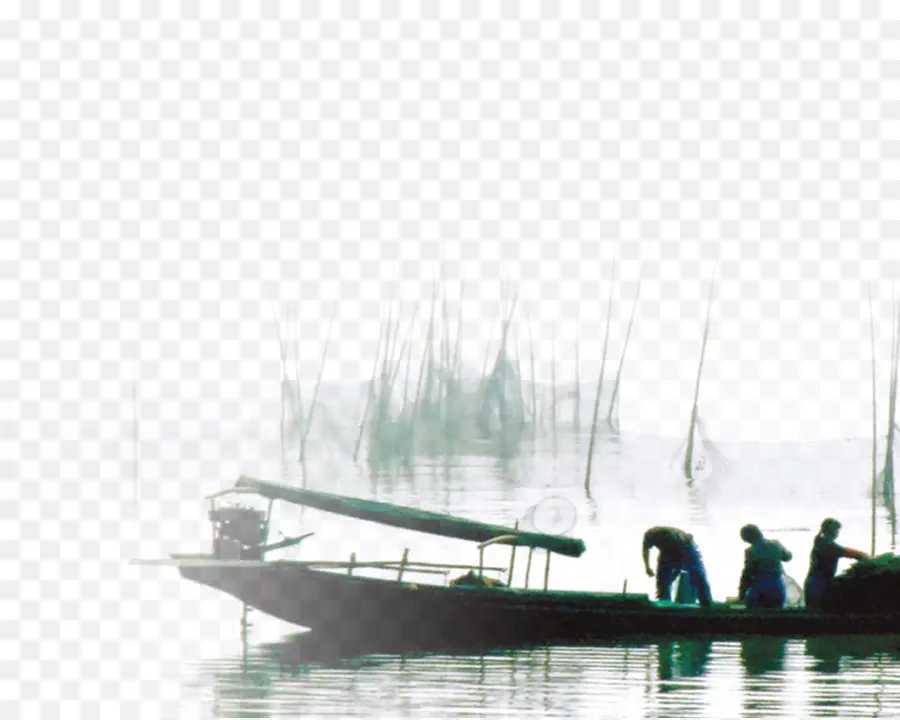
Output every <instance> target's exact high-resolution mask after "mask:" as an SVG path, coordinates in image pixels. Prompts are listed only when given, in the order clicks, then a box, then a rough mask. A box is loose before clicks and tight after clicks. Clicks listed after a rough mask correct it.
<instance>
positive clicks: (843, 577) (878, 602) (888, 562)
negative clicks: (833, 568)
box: [823, 553, 900, 613]
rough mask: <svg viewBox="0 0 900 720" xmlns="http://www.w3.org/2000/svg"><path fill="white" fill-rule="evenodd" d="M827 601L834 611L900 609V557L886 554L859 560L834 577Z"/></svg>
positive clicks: (826, 607) (890, 610)
mask: <svg viewBox="0 0 900 720" xmlns="http://www.w3.org/2000/svg"><path fill="white" fill-rule="evenodd" d="M823 601H824V606H825V607H824V609H825V610H827V611H830V612H853V613H857V612H873V613H885V612H890V613H896V612H898V610H900V556H898V555H892V554H891V553H886V554H884V555H878V556H876V557H874V558H872V559H870V560H859V561H857V562H856V563H854V564H853V565H852V566H851V567H850V568H849V569H847V570H845V571H844V572H842V573H841V574H840V575H838V576H837V577H835V578H834V580H833V581H832V582H831V585H830V586H829V588H828V591H827V592H826V594H825V597H824V599H823Z"/></svg>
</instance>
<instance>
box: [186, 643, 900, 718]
mask: <svg viewBox="0 0 900 720" xmlns="http://www.w3.org/2000/svg"><path fill="white" fill-rule="evenodd" d="M348 652H349V649H345V652H340V651H339V650H338V649H336V648H329V647H324V646H322V645H321V644H319V643H317V642H315V641H311V637H309V636H307V635H298V636H294V637H291V638H289V639H287V640H285V641H283V642H278V643H268V644H266V645H260V646H256V647H251V648H249V649H248V652H247V655H246V656H245V657H243V658H240V657H238V658H235V659H234V660H232V661H226V660H220V661H217V662H211V663H203V664H200V665H198V666H197V667H196V668H195V673H196V675H197V677H196V681H197V682H196V685H197V686H198V687H200V688H206V689H208V690H209V691H211V696H210V697H209V704H208V707H209V708H210V711H211V715H210V717H215V718H226V717H228V718H287V717H346V718H351V717H358V718H361V717H373V716H378V717H398V718H399V717H408V718H418V717H447V716H452V715H467V716H470V717H488V716H495V715H496V714H497V713H498V712H500V713H501V715H503V716H504V717H513V716H514V717H549V718H572V717H610V718H613V717H617V718H618V717H621V718H631V717H634V718H644V717H646V718H656V717H659V718H663V717H679V718H681V717H685V718H686V717H704V718H723V717H745V718H771V717H784V718H788V717H843V718H850V717H892V716H896V715H897V714H898V713H900V664H898V660H900V637H889V638H884V637H881V638H832V639H817V640H815V641H800V640H786V639H783V638H758V639H745V640H742V641H732V642H711V641H708V640H677V641H664V642H643V643H637V642H635V643H629V642H617V643H615V644H610V645H608V646H605V647H594V648H540V649H532V650H522V651H510V652H491V653H482V654H475V655H453V654H421V655H406V656H378V655H366V656H360V657H350V656H348V655H347V653H348ZM844 660H846V661H848V662H847V663H846V664H845V665H844V666H843V668H841V667H839V665H840V663H841V662H842V661H844ZM835 662H836V663H838V665H834V664H832V665H829V663H835ZM809 663H812V664H813V666H814V673H813V674H812V675H809V676H807V677H806V683H805V684H804V683H803V682H801V679H802V677H803V675H804V667H805V666H807V665H808V664H809ZM838 670H841V672H840V674H839V673H838ZM735 700H737V701H738V706H737V707H735V706H734V701H735Z"/></svg>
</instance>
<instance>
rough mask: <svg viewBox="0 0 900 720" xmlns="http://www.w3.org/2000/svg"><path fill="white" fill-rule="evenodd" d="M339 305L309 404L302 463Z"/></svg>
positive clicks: (327, 338)
mask: <svg viewBox="0 0 900 720" xmlns="http://www.w3.org/2000/svg"><path fill="white" fill-rule="evenodd" d="M337 311H338V304H337V302H335V303H334V310H332V312H331V320H330V321H329V322H328V333H327V335H326V337H325V349H324V350H323V351H322V362H321V364H320V365H319V374H318V376H317V377H316V385H315V387H314V388H313V394H312V400H311V401H310V404H309V414H308V415H307V416H306V422H305V423H304V427H303V436H302V438H301V439H300V462H303V461H304V460H306V440H307V438H308V437H309V431H310V429H311V428H312V421H313V417H314V415H315V412H316V401H317V400H318V399H319V388H320V387H321V386H322V374H323V373H324V372H325V360H326V359H327V358H328V348H329V346H330V345H331V331H332V330H333V329H334V320H335V318H336V317H337Z"/></svg>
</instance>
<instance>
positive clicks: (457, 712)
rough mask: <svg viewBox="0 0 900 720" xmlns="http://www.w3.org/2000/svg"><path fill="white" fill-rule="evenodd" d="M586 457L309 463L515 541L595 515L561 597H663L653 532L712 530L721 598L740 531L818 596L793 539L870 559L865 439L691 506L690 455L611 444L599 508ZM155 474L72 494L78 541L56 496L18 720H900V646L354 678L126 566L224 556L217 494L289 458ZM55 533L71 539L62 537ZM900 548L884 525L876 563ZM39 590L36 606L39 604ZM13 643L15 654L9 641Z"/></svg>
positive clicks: (26, 562)
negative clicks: (684, 461) (510, 530)
mask: <svg viewBox="0 0 900 720" xmlns="http://www.w3.org/2000/svg"><path fill="white" fill-rule="evenodd" d="M213 445H214V444H213ZM585 445H586V443H582V444H579V443H577V442H573V441H568V442H564V441H563V440H560V441H559V444H558V446H557V447H556V448H555V450H554V448H552V447H550V446H549V445H546V444H545V445H541V446H537V447H533V448H530V449H528V450H526V451H525V452H524V453H523V454H522V456H521V457H519V458H518V459H516V460H514V461H507V462H503V461H499V460H496V459H492V458H489V457H472V456H470V457H464V458H459V459H457V460H455V461H454V463H453V464H452V465H450V466H447V465H443V464H434V463H427V462H422V463H420V464H419V465H418V466H417V467H416V468H415V469H414V471H413V472H412V473H406V474H395V475H393V476H392V475H390V474H388V473H385V474H381V475H373V474H371V473H369V471H368V470H362V471H361V470H359V469H357V468H355V467H354V466H353V465H352V464H351V463H349V462H348V461H347V460H345V459H341V458H340V457H339V456H338V455H337V454H334V453H331V454H329V453H323V454H322V455H321V456H320V457H318V458H315V459H314V461H311V462H310V463H309V464H308V465H307V468H306V478H307V483H308V486H309V487H312V488H318V489H327V490H332V491H337V492H345V493H348V494H355V495H361V496H364V497H373V498H378V499H381V500H387V501H393V502H397V503H401V504H412V505H417V506H420V507H424V508H428V509H433V510H437V511H447V512H452V513H456V514H461V515H466V516H471V517H474V518H480V519H484V520H490V521H495V522H503V523H512V522H514V521H515V520H517V519H520V518H523V517H524V516H525V515H526V513H527V511H528V509H529V508H530V507H531V506H533V505H534V504H535V503H537V502H539V501H540V500H542V499H543V498H546V497H548V496H551V495H560V496H563V497H565V498H567V499H568V500H570V501H571V502H572V503H573V504H574V505H575V507H576V509H577V512H578V518H577V525H576V527H575V529H574V531H573V532H574V534H577V535H578V536H580V537H582V538H584V540H585V542H586V543H587V547H588V550H587V552H586V553H585V554H584V555H583V556H582V558H580V559H578V560H572V559H567V558H559V559H557V558H554V559H553V564H552V566H551V580H550V581H551V584H552V585H553V586H555V587H559V588H573V589H594V590H619V589H621V588H622V585H623V582H624V581H626V580H627V582H628V589H629V591H633V592H634V591H637V592H652V587H653V586H652V580H650V579H648V578H646V577H645V576H644V573H643V570H642V567H641V560H640V538H641V535H642V533H643V531H644V529H645V528H646V527H647V526H649V525H651V524H655V523H670V524H675V525H680V526H683V527H686V528H690V529H691V530H692V531H693V532H694V533H695V535H696V537H697V540H698V542H699V544H700V547H701V550H702V551H703V553H704V557H705V560H706V564H707V568H708V570H709V573H710V577H711V582H712V586H713V592H714V595H715V596H716V597H718V598H720V599H724V598H725V597H727V596H729V595H734V594H735V592H736V588H737V582H738V578H739V574H740V563H741V559H742V552H743V544H742V543H741V541H740V538H739V537H738V534H737V533H738V528H739V527H740V525H741V524H743V523H745V522H750V521H752V522H757V523H758V524H760V525H761V526H762V527H764V528H771V529H772V531H771V532H770V533H769V534H770V535H772V536H776V537H778V538H779V539H781V540H782V542H784V543H785V544H786V545H787V546H788V547H789V548H791V549H792V550H793V551H794V552H795V555H796V559H795V560H794V561H793V562H792V563H791V564H790V565H789V572H790V574H792V575H793V576H794V577H795V578H797V579H798V580H801V581H802V577H803V574H804V573H805V570H806V556H807V555H808V551H809V546H810V543H811V540H812V536H813V533H812V532H805V531H802V530H797V528H804V527H806V528H810V529H812V528H814V527H816V526H817V525H818V523H819V522H820V521H821V519H822V518H823V517H825V516H826V515H836V516H837V517H839V518H840V519H841V520H842V521H843V522H844V530H843V535H842V538H843V540H844V541H845V542H846V543H847V544H850V545H853V546H857V547H862V548H864V549H868V546H869V533H870V529H869V527H870V524H869V513H870V499H869V495H868V485H867V482H868V481H867V477H868V475H869V473H870V467H871V460H870V458H869V457H867V452H868V447H869V446H868V445H867V443H865V442H838V443H830V444H821V445H806V446H802V445H798V446H777V447H775V446H767V447H756V446H723V448H722V449H723V451H724V452H725V453H726V455H727V458H728V465H727V467H715V468H714V472H712V474H711V475H710V476H709V477H707V478H705V479H704V480H703V482H701V483H698V484H697V486H696V487H695V488H688V487H686V485H685V482H684V480H683V479H681V478H680V477H679V475H678V471H677V463H673V460H675V457H676V453H677V450H678V447H677V443H676V442H671V441H668V440H660V439H654V438H640V437H624V438H621V439H617V438H607V439H605V440H604V441H603V442H602V443H601V445H600V447H599V448H598V449H597V456H596V458H597V459H596V461H595V465H594V480H593V487H592V493H591V496H590V497H587V496H586V494H585V492H584V489H583V487H582V485H583V472H584V470H583V465H584V462H583V457H584V446H585ZM140 469H141V477H142V481H141V483H140V497H141V503H140V504H139V505H138V504H136V503H135V502H134V501H133V488H132V486H130V485H128V484H127V483H125V484H123V483H121V482H119V483H118V484H116V485H115V487H114V486H113V485H112V484H110V483H107V484H99V485H98V488H97V490H96V492H94V493H91V492H87V493H85V491H84V490H81V491H80V494H79V493H76V492H74V491H73V490H66V489H65V488H64V489H63V490H62V491H57V498H60V497H62V498H65V502H61V501H59V499H57V502H56V505H55V506H53V507H57V508H59V515H60V517H61V518H63V519H65V518H68V519H69V520H70V522H68V523H66V522H63V523H59V522H56V523H53V522H51V520H52V519H53V518H52V514H51V513H50V512H49V511H47V510H46V508H47V507H49V505H48V503H49V502H50V500H49V497H50V495H51V491H50V490H46V489H45V490H43V491H41V492H42V497H41V498H40V499H41V501H42V502H43V503H44V507H45V512H44V516H45V517H44V519H43V521H38V522H37V524H36V525H34V527H32V533H33V535H32V536H29V537H32V539H33V538H35V537H37V532H38V531H40V532H41V533H42V534H43V537H44V541H43V544H42V543H40V542H37V541H36V540H35V541H34V542H30V543H29V542H26V543H25V544H26V545H27V548H26V549H25V550H24V551H23V556H22V559H21V562H20V565H21V567H20V573H21V575H22V577H23V583H26V585H27V583H31V584H30V585H27V589H26V592H25V593H23V597H24V598H25V600H26V602H23V603H22V604H21V607H20V608H19V613H20V617H21V621H20V622H19V623H18V625H17V627H18V630H17V635H15V637H17V638H18V642H19V645H20V647H19V648H18V649H17V650H16V652H18V653H19V656H20V657H21V658H22V662H21V663H19V666H18V675H19V681H20V686H19V688H18V693H17V694H18V696H19V697H22V698H23V703H21V704H18V706H17V707H18V712H20V713H21V716H22V717H32V716H33V717H38V716H48V717H49V716H54V717H56V716H59V715H60V713H62V714H63V716H69V713H70V712H71V713H72V715H71V716H75V715H74V713H79V715H81V714H83V715H84V716H85V717H88V716H99V713H110V714H111V716H119V715H121V716H123V717H129V718H137V717H148V718H150V717H152V718H182V717H185V718H187V717H190V718H287V717H344V718H350V717H387V718H400V717H409V718H421V717H447V716H459V717H559V718H562V717H566V718H571V717H591V718H598V717H600V718H607V717H608V718H656V717H660V718H662V717H677V718H686V717H709V718H729V717H759V718H762V717H765V718H772V717H785V718H787V717H791V718H797V717H839V718H850V717H900V661H898V659H900V640H898V639H892V638H882V639H877V638H864V639H852V638H850V639H837V640H828V641H821V640H819V641H802V640H801V641H783V640H778V639H773V640H757V641H746V642H715V643H708V642H664V643H645V644H634V645H621V644H619V645H612V646H609V647H601V648H591V649H574V648H550V649H538V650H531V651H522V652H512V653H498V654H488V655H483V656H474V657H473V656H433V655H432V656H425V657H407V658H397V657H368V658H363V659H360V660H356V661H343V662H338V661H335V660H334V659H329V658H323V657H317V656H316V655H315V653H314V652H312V651H311V650H310V648H309V647H308V646H307V645H306V644H305V643H304V641H303V638H302V636H298V629H297V628H293V627H291V626H287V625H285V624H282V623H280V622H278V621H275V620H273V619H270V618H266V617H264V616H262V615H260V614H254V615H252V616H251V620H252V622H253V627H252V629H251V631H250V633H249V635H248V637H247V638H246V642H245V641H244V640H243V639H242V636H241V632H240V615H241V609H240V606H239V604H238V603H237V602H236V601H234V600H231V599H229V598H226V597H224V596H220V595H218V594H216V593H215V592H213V591H211V590H207V589H204V588H202V587H199V586H194V585H191V584H189V583H186V582H183V581H181V580H180V579H179V577H178V575H177V571H176V570H174V569H172V568H152V567H136V566H132V565H128V564H127V563H126V561H127V560H129V559H131V558H136V557H144V558H146V557H160V556H164V555H166V554H167V553H169V552H172V551H176V550H194V549H196V550H204V549H206V548H207V547H208V544H209V542H210V539H209V527H208V524H207V522H206V518H205V512H206V506H205V503H204V502H203V500H202V496H203V495H204V494H206V493H209V492H212V491H215V490H217V489H220V488H221V487H223V486H225V485H226V484H230V483H231V482H232V481H233V480H234V479H235V478H236V477H237V476H238V475H239V474H241V473H246V474H255V475H257V476H260V477H264V478H267V479H275V480H278V479H283V480H287V481H289V482H296V483H301V482H302V473H301V471H300V468H299V467H298V466H297V464H296V463H295V462H294V461H288V462H286V463H283V462H282V460H281V453H280V452H279V448H278V446H277V444H274V445H273V446H271V447H269V446H262V445H261V446H259V447H257V448H256V451H255V452H254V453H246V452H245V453H244V456H243V457H238V458H233V459H230V460H228V461H222V460H220V461H218V462H215V461H212V460H204V461H203V462H200V463H188V462H186V461H183V460H179V446H178V444H177V443H174V444H173V443H170V442H158V443H154V442H149V441H146V442H145V443H144V444H143V446H142V459H141V465H140ZM198 478H203V480H202V481H199V480H198ZM116 493H117V494H116ZM23 502H25V500H23ZM76 512H77V513H79V514H80V516H81V517H80V518H78V517H76ZM76 520H78V522H76ZM273 521H274V523H275V526H276V530H279V529H280V530H281V531H283V532H284V533H285V534H286V535H293V534H299V533H300V532H308V531H314V532H315V533H316V534H315V535H314V536H313V537H312V538H311V539H310V540H309V541H308V544H304V545H302V546H301V547H299V548H295V549H293V550H291V551H287V553H285V555H286V556H289V557H298V558H320V559H321V558H327V559H345V558H348V557H349V555H350V553H351V552H354V551H355V552H356V553H357V555H358V558H359V559H360V560H376V559H390V560H394V559H399V558H400V555H401V553H402V551H403V549H404V548H407V547H408V548H410V550H411V559H414V560H415V559H419V560H439V561H454V560H458V561H460V562H465V563H474V562H477V552H476V551H475V550H474V548H472V547H470V546H469V545H467V544H465V543H456V542H454V541H445V540H443V539H439V538H429V537H427V536H420V535H415V534H412V533H405V532H403V531H395V530H390V529H388V530H385V529H382V528H379V527H378V526H376V525H371V524H368V523H365V524H364V523H358V522H351V521H345V520H342V519H335V518H333V517H331V516H324V515H321V514H319V513H315V512H313V511H303V510H301V509H299V508H295V507H292V506H287V505H282V506H276V512H275V516H274V518H273ZM38 526H40V527H38ZM52 527H57V530H56V533H57V535H55V536H53V535H51V536H50V538H49V540H48V538H47V533H48V532H52V530H51V528H52ZM59 528H62V529H59ZM779 528H780V529H779ZM890 541H891V538H890V527H889V523H888V519H887V516H886V513H885V511H884V510H883V509H880V510H879V520H878V543H879V548H878V549H879V551H881V552H884V551H886V550H889V549H890ZM57 546H58V548H59V552H58V554H59V558H58V561H57V558H56V557H55V554H56V548H57ZM493 552H494V554H491V553H490V552H489V554H488V557H487V558H486V562H487V563H488V564H494V565H505V564H506V562H507V559H508V550H507V549H502V548H497V549H495V550H494V551H493ZM48 553H50V554H53V557H52V559H49V558H50V555H49V554H48ZM38 557H40V558H41V562H40V563H36V562H35V560H36V559H37V558H38ZM88 558H89V559H90V560H91V561H90V562H88V561H87V559H88ZM539 567H540V568H541V570H542V569H543V562H542V560H541V561H540V563H539ZM29 568H30V569H29ZM538 575H539V573H538ZM533 577H535V576H533ZM519 580H521V578H519ZM28 588H30V589H28ZM37 592H41V593H42V594H43V595H42V598H43V599H42V600H41V602H40V604H39V605H36V604H35V603H29V602H27V599H28V598H29V597H33V595H32V594H31V593H37ZM38 607H39V608H40V609H39V610H38V609H37V608H38ZM10 637H11V636H10ZM4 642H5V643H6V646H5V649H7V650H8V651H10V648H9V647H8V644H9V642H11V641H10V640H6V641H4ZM7 656H9V655H7ZM11 676H12V677H15V671H13V673H12V674H11ZM8 682H9V681H8ZM11 692H15V691H11ZM29 704H31V705H32V707H30V708H26V707H25V706H26V705H29ZM95 713H96V715H95Z"/></svg>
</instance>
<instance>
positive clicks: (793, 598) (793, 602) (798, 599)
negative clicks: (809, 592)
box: [784, 575, 803, 607]
mask: <svg viewBox="0 0 900 720" xmlns="http://www.w3.org/2000/svg"><path fill="white" fill-rule="evenodd" d="M784 587H785V590H786V591H787V593H786V596H785V603H784V604H785V607H800V606H801V605H803V588H802V587H800V583H798V582H797V581H796V580H794V578H792V577H791V576H790V575H785V576H784Z"/></svg>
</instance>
